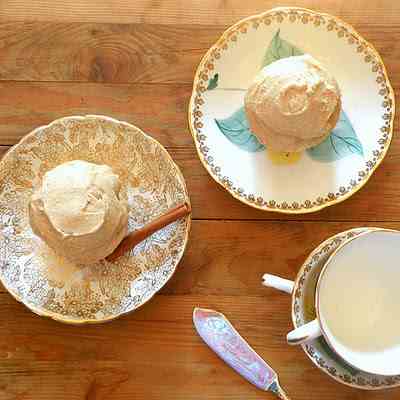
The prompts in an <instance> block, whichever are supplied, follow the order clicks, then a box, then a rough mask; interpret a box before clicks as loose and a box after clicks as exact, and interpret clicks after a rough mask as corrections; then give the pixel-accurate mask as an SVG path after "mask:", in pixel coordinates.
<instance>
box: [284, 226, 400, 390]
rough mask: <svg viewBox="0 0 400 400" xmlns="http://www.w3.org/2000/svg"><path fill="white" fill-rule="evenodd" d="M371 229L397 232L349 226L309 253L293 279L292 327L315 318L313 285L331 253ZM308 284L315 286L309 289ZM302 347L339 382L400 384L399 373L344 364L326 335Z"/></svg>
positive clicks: (364, 385) (364, 386) (359, 385)
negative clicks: (394, 373)
mask: <svg viewBox="0 0 400 400" xmlns="http://www.w3.org/2000/svg"><path fill="white" fill-rule="evenodd" d="M373 231H390V232H398V231H395V230H392V229H384V228H376V227H360V228H354V229H349V230H347V231H344V232H340V233H338V234H336V235H333V236H331V237H330V238H328V239H326V240H325V241H324V242H322V243H321V244H320V245H319V246H318V247H316V248H315V249H314V250H313V251H312V252H311V253H310V254H309V256H308V257H307V259H306V260H305V261H304V263H303V264H302V266H301V267H300V269H299V272H298V274H297V276H296V279H295V280H294V286H293V292H292V306H291V310H292V312H291V316H292V322H293V326H294V328H299V327H300V326H302V325H304V324H306V323H308V322H311V321H312V320H314V319H315V318H316V317H317V313H316V310H315V288H316V285H317V282H318V277H319V275H320V273H321V271H322V269H323V268H324V265H325V264H326V263H327V260H328V259H329V258H330V257H331V255H332V254H333V253H335V251H336V249H338V248H340V247H341V246H342V245H345V244H346V243H348V241H350V240H353V239H356V238H358V237H359V236H362V235H365V234H368V233H369V232H373ZM318 271H319V272H318ZM310 285H311V286H312V287H313V288H314V289H313V290H312V292H311V288H310ZM311 307H312V309H311ZM301 346H302V348H303V350H304V352H305V353H306V354H307V356H308V357H309V359H310V360H311V361H312V362H313V363H314V364H315V366H316V367H318V368H319V369H321V371H323V372H324V373H326V374H327V375H329V376H330V377H332V378H333V379H335V380H336V381H337V382H339V383H342V384H345V385H347V386H351V387H355V388H358V389H364V390H380V389H388V388H393V387H398V386H400V375H397V376H381V375H375V374H370V373H367V372H364V371H360V370H358V369H356V368H353V367H352V366H350V365H349V364H347V363H346V362H345V361H344V360H343V359H342V358H341V357H340V356H339V355H338V354H337V353H336V352H335V351H334V350H333V349H332V348H331V347H330V346H329V347H328V344H327V343H326V342H325V336H321V337H320V338H317V339H314V340H312V341H310V342H308V343H306V344H302V345H301Z"/></svg>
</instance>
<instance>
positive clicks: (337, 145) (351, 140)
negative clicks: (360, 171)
mask: <svg viewBox="0 0 400 400" xmlns="http://www.w3.org/2000/svg"><path fill="white" fill-rule="evenodd" d="M307 154H308V155H309V156H310V157H311V158H312V159H313V160H316V161H320V162H332V161H336V160H340V159H341V158H344V157H347V156H349V155H352V154H357V155H359V156H361V157H362V156H364V149H363V145H362V143H361V142H360V140H359V139H358V137H357V134H356V132H355V130H354V129H353V126H352V125H351V122H350V120H349V117H348V116H347V114H346V113H345V112H344V111H343V110H342V111H341V113H340V116H339V121H338V123H337V125H336V127H335V128H334V129H333V131H332V132H331V134H330V135H329V136H328V137H327V138H326V139H325V140H324V141H323V142H322V143H320V144H319V145H318V146H315V147H312V148H311V149H307Z"/></svg>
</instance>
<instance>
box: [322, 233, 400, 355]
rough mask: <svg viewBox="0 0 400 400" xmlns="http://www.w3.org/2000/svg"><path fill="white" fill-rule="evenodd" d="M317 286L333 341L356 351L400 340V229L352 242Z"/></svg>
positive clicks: (381, 347)
mask: <svg viewBox="0 0 400 400" xmlns="http://www.w3.org/2000/svg"><path fill="white" fill-rule="evenodd" d="M320 285H321V286H320V291H319V301H320V318H321V320H323V321H322V322H323V325H325V328H326V330H328V331H329V332H330V333H331V335H330V336H332V337H333V339H332V340H333V341H335V342H337V343H333V344H334V345H336V344H340V345H341V346H343V347H345V348H347V349H348V350H350V351H355V352H381V351H383V350H385V349H390V348H392V347H394V346H397V345H400V235H399V234H391V233H390V232H380V233H379V232H377V233H375V234H374V235H372V236H371V235H366V236H364V237H360V238H358V239H357V240H354V241H352V242H351V243H349V244H348V245H347V246H345V247H344V248H343V249H342V250H341V251H340V252H338V253H337V255H336V256H335V257H333V258H332V259H331V265H330V266H329V268H327V270H326V271H325V274H324V275H323V277H322V279H321V282H320Z"/></svg>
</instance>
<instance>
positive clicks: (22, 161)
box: [0, 116, 191, 324]
mask: <svg viewBox="0 0 400 400" xmlns="http://www.w3.org/2000/svg"><path fill="white" fill-rule="evenodd" d="M77 159H80V160H85V161H89V162H94V163H99V164H107V165H109V166H110V167H112V168H113V170H114V172H116V173H117V174H118V175H119V177H120V181H121V184H122V193H124V195H125V196H126V198H127V199H128V204H129V221H128V229H129V231H131V230H133V229H135V228H139V227H141V226H143V225H145V224H146V223H148V222H149V221H150V220H152V219H154V218H156V217H158V216H159V215H161V214H163V213H164V212H166V211H167V210H168V209H169V208H171V207H173V206H175V205H177V204H178V203H182V202H184V201H186V202H188V201H189V196H188V192H187V189H186V184H185V181H184V178H183V176H182V174H181V172H180V171H179V168H178V167H177V165H176V164H175V163H174V162H173V160H172V159H171V157H170V156H169V154H168V153H167V151H166V150H165V149H164V148H163V147H162V146H161V144H160V143H158V142H157V141H155V140H154V139H152V138H151V137H150V136H148V135H146V134H145V133H143V132H142V131H141V130H140V129H138V128H136V127H135V126H133V125H130V124H128V123H125V122H121V121H117V120H115V119H112V118H108V117H103V116H85V117H79V116H73V117H66V118H61V119H58V120H56V121H54V122H52V123H51V124H49V125H47V126H43V127H40V128H37V129H36V130H34V131H33V132H32V133H30V134H29V135H28V136H26V137H25V138H23V139H22V140H21V142H20V143H19V144H17V145H16V146H14V147H13V148H12V149H11V150H10V151H9V152H8V153H7V154H6V155H5V156H4V158H3V159H2V161H1V162H0V182H1V183H0V279H1V281H2V283H3V285H4V286H5V287H6V289H7V290H8V291H9V292H10V293H11V294H12V295H13V296H14V297H15V298H16V299H17V300H19V301H21V302H22V303H23V304H25V305H26V306H27V307H28V308H29V309H30V310H32V311H33V312H35V313H37V314H39V315H42V316H47V317H51V318H53V319H55V320H58V321H61V322H65V323H71V324H82V323H96V322H105V321H109V320H112V319H114V318H116V317H119V316H121V315H123V314H126V313H128V312H130V311H133V310H135V309H136V308H138V307H140V306H141V305H143V304H144V303H145V302H147V301H148V300H149V299H150V298H151V297H152V296H153V295H154V294H155V293H156V292H157V291H158V290H160V289H161V288H162V287H163V286H164V285H165V284H166V282H167V281H168V280H169V279H170V278H171V276H172V275H173V273H174V271H175V269H176V266H177V264H178V262H179V261H180V259H181V257H182V255H183V253H184V250H185V247H186V243H187V241H188V235H189V229H190V221H191V218H190V216H188V217H186V218H183V219H181V220H179V221H176V222H174V223H173V224H170V225H169V226H167V227H165V228H164V229H162V230H160V231H158V232H157V233H155V234H154V235H152V236H151V237H149V238H148V239H146V240H145V241H144V242H142V243H141V244H140V245H138V246H136V247H135V248H134V249H133V250H132V251H130V252H129V253H127V254H126V255H124V256H123V257H121V258H120V259H118V260H117V262H115V263H109V262H107V261H101V262H98V263H96V264H93V265H87V266H80V265H76V264H73V263H71V262H68V261H67V260H65V259H63V258H62V257H60V256H58V255H57V254H55V253H54V252H53V251H52V250H51V249H50V248H48V247H47V246H46V245H45V244H44V243H43V242H42V241H41V240H40V239H39V238H38V237H36V236H35V235H34V234H33V233H32V230H31V228H30V225H29V220H28V203H29V201H30V197H31V195H32V192H33V190H34V189H35V188H37V187H38V186H39V185H40V184H41V180H42V177H43V175H44V174H45V173H46V172H47V171H48V170H50V169H52V168H54V167H55V166H57V165H59V164H61V163H63V162H66V161H70V160H77Z"/></svg>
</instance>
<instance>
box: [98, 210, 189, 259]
mask: <svg viewBox="0 0 400 400" xmlns="http://www.w3.org/2000/svg"><path fill="white" fill-rule="evenodd" d="M190 212H191V207H190V204H188V203H183V204H180V205H178V206H176V207H175V208H172V209H170V210H169V211H167V213H165V214H163V215H161V216H160V217H158V218H156V219H155V220H154V221H151V222H150V223H149V224H148V225H146V226H144V227H143V228H140V229H137V230H135V231H133V232H131V233H130V234H129V235H127V236H126V237H125V238H124V239H123V240H122V242H121V243H120V244H119V245H118V247H117V248H116V249H115V250H114V251H113V252H112V253H111V254H110V255H108V256H107V257H106V260H107V261H110V262H112V261H115V260H116V259H117V258H118V257H121V256H122V255H123V254H125V253H126V252H127V251H129V250H131V249H133V248H134V247H135V246H136V245H137V244H139V243H140V242H142V241H143V240H144V239H146V238H147V237H149V236H150V235H152V234H153V233H154V232H157V231H158V230H160V229H161V228H164V227H165V226H167V225H169V224H171V223H172V222H174V221H176V220H178V219H180V218H183V217H185V216H186V215H188V214H190Z"/></svg>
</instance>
